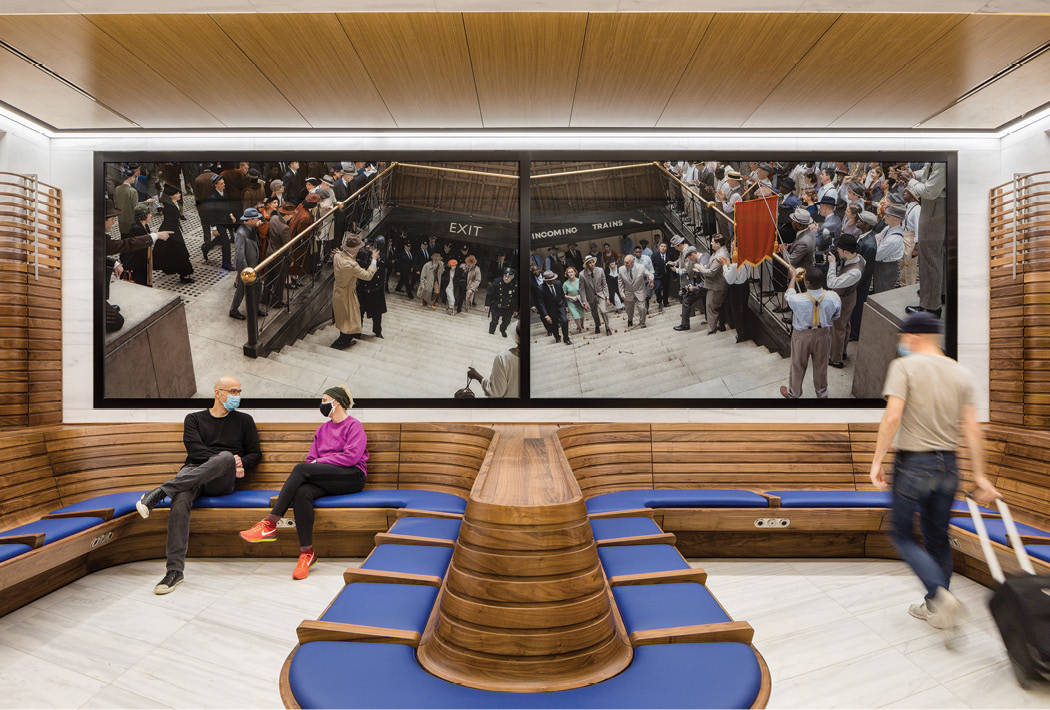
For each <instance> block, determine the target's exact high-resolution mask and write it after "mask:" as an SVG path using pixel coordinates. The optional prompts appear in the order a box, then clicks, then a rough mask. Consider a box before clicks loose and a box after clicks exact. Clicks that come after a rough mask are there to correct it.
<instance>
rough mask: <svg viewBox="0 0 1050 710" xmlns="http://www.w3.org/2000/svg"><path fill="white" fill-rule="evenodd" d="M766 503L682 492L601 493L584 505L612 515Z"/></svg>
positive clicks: (741, 494) (736, 494)
mask: <svg viewBox="0 0 1050 710" xmlns="http://www.w3.org/2000/svg"><path fill="white" fill-rule="evenodd" d="M768 507H769V501H768V500H767V499H766V498H763V497H762V496H760V495H759V494H757V493H752V492H751V491H735V490H724V489H718V488H685V489H681V490H678V489H669V488H658V489H656V490H651V489H643V490H637V491H616V492H614V493H603V494H602V495H600V496H595V497H593V498H591V499H590V500H588V501H587V512H588V513H591V514H592V515H593V514H595V513H611V512H615V511H620V510H639V509H641V508H768Z"/></svg>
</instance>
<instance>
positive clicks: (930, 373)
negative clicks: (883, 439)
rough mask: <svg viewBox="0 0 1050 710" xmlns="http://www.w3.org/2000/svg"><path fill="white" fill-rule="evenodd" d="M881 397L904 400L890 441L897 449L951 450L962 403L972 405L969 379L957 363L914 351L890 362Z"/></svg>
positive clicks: (946, 358)
mask: <svg viewBox="0 0 1050 710" xmlns="http://www.w3.org/2000/svg"><path fill="white" fill-rule="evenodd" d="M882 396H883V397H890V396H894V397H900V398H901V399H903V400H904V414H903V415H902V416H901V425H900V429H898V430H897V437H896V439H895V440H894V442H893V445H894V447H895V448H896V449H897V450H899V451H952V450H954V449H955V448H956V446H957V445H958V442H959V423H960V421H961V420H962V408H963V405H966V404H973V378H972V377H971V376H970V373H969V372H968V371H967V370H966V369H965V368H964V367H963V366H962V365H960V364H959V363H958V362H956V361H955V360H952V359H951V358H949V357H941V356H939V355H926V354H914V355H908V356H907V357H899V358H897V359H896V360H894V361H893V362H891V363H890V369H889V371H888V372H887V373H886V382H885V383H884V384H883V385H882Z"/></svg>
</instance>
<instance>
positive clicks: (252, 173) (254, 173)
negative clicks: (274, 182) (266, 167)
mask: <svg viewBox="0 0 1050 710" xmlns="http://www.w3.org/2000/svg"><path fill="white" fill-rule="evenodd" d="M246 177H247V178H248V179H249V180H252V181H253V182H259V171H258V170H256V169H255V168H249V170H248V175H247V176H246Z"/></svg>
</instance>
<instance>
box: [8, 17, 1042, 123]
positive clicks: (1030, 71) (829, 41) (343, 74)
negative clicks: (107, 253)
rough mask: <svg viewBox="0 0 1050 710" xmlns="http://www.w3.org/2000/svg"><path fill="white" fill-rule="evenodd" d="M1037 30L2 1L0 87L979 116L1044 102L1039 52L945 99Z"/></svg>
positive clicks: (103, 96) (450, 113)
mask: <svg viewBox="0 0 1050 710" xmlns="http://www.w3.org/2000/svg"><path fill="white" fill-rule="evenodd" d="M1048 39H1050V14H1047V13H1042V14H1032V15H1025V16H1018V15H977V14H960V13H956V14H890V13H885V14H861V13H846V14H836V13H834V12H828V13H699V12H697V13H652V12H642V13H507V12H493V13H460V12H415V13H304V14H287V13H278V14H262V13H241V14H210V15H209V14H148V15H120V14H94V15H0V42H3V43H6V44H7V45H9V46H10V47H12V48H14V50H15V51H17V52H19V53H21V54H23V55H25V56H26V57H28V58H29V60H30V61H26V60H24V59H23V58H20V57H18V55H16V54H15V53H14V52H11V51H8V50H6V49H5V48H3V47H2V46H0V101H4V102H6V103H8V104H10V105H12V106H13V107H14V108H16V109H18V110H21V111H23V112H25V113H27V114H29V115H31V116H34V117H36V118H38V119H39V120H41V121H43V122H45V123H47V124H50V125H52V126H54V127H56V128H58V129H85V128H86V129H98V128H118V129H120V128H135V127H142V128H151V129H162V128H173V129H180V128H222V127H229V128H275V129H288V128H292V129H308V128H483V127H484V128H508V127H523V128H524V127H544V128H566V127H583V128H586V127H640V128H650V127H661V128H741V127H743V128H759V129H761V128H783V129H790V128H828V127H830V128H835V129H849V128H864V127H878V128H913V127H916V126H919V125H920V124H921V125H922V127H924V128H932V127H949V126H950V127H953V128H964V129H982V128H996V127H998V126H1001V125H1002V124H1004V123H1006V122H1009V121H1010V120H1012V119H1013V118H1015V117H1017V116H1019V115H1022V114H1024V113H1026V112H1029V111H1031V110H1033V109H1035V108H1037V107H1039V106H1041V105H1042V104H1044V103H1047V102H1048V101H1050V83H1048V82H1047V80H1046V73H1045V66H1046V64H1047V62H1048V61H1050V59H1045V58H1046V57H1048V56H1050V53H1047V54H1043V55H1040V56H1039V57H1037V58H1036V59H1033V60H1032V61H1030V62H1028V63H1026V64H1024V65H1022V66H1020V67H1019V68H1016V69H1014V70H1013V71H1011V72H1010V73H1007V74H1005V75H1004V76H1002V77H1001V78H998V79H997V80H996V81H993V82H991V83H988V84H987V85H986V86H984V87H982V88H981V89H980V90H979V91H977V92H975V93H972V95H970V96H968V97H966V99H965V100H964V101H962V102H960V103H958V104H957V103H956V102H957V101H958V100H959V99H960V97H963V96H964V95H966V94H968V93H969V92H971V91H973V90H974V89H975V88H976V87H979V86H981V85H982V84H984V83H985V82H988V81H989V79H992V78H993V77H996V76H997V75H998V74H999V73H1000V72H1002V71H1003V70H1004V69H1006V68H1007V67H1010V66H1011V65H1012V64H1013V63H1014V62H1017V61H1018V60H1019V59H1021V58H1023V57H1025V56H1026V55H1028V54H1030V53H1031V52H1033V51H1034V50H1036V49H1038V48H1040V47H1041V46H1042V45H1043V44H1044V43H1045V42H1047V40H1048ZM31 62H35V63H38V64H40V65H42V67H43V68H38V67H36V66H34V64H33V63H31ZM56 77H59V78H61V80H60V79H59V78H56ZM62 80H65V82H68V83H69V84H72V85H74V86H75V87H79V88H80V89H81V90H82V91H83V92H84V93H86V94H88V95H90V96H91V97H94V99H95V101H91V100H90V98H88V97H86V96H84V95H83V94H82V93H80V92H78V91H77V90H76V89H75V88H73V86H69V85H67V84H66V83H64V82H63V81H62Z"/></svg>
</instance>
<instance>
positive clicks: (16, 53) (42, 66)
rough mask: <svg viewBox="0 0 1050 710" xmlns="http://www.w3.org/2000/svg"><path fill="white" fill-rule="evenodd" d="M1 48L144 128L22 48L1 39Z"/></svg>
mask: <svg viewBox="0 0 1050 710" xmlns="http://www.w3.org/2000/svg"><path fill="white" fill-rule="evenodd" d="M0 49H6V50H7V51H8V52H10V53H11V54H13V55H14V56H15V57H16V58H17V59H19V60H20V61H23V62H25V63H26V64H29V65H30V66H32V67H33V68H34V69H36V70H37V71H39V72H41V73H42V74H45V75H47V76H50V77H51V78H53V79H54V80H55V81H58V82H60V83H61V84H63V85H64V86H66V87H68V88H69V89H70V90H71V91H75V92H77V93H78V94H80V95H81V96H83V97H84V98H86V99H88V100H89V101H94V102H95V103H96V104H98V105H99V106H101V107H102V108H104V109H106V110H107V111H109V112H110V113H112V114H114V115H116V116H119V117H120V118H122V119H124V120H125V121H127V122H128V123H130V124H131V125H132V126H135V127H136V128H142V126H141V125H139V124H138V123H136V122H135V121H132V120H131V119H130V118H128V117H127V116H125V115H124V114H122V113H121V112H120V111H118V110H116V109H115V108H113V107H112V106H110V105H108V104H106V103H105V102H104V101H100V100H99V98H98V97H97V96H95V95H94V94H92V93H91V92H89V91H87V90H86V89H83V88H81V87H80V86H78V85H77V84H75V83H74V82H72V81H70V80H69V79H67V78H66V77H64V76H62V75H61V74H59V73H58V72H57V71H55V70H54V69H51V68H50V67H48V66H47V65H46V64H44V63H43V62H38V61H37V60H35V59H33V58H32V57H31V56H29V55H28V54H26V53H25V52H23V51H22V50H20V49H19V48H18V47H14V46H12V45H10V44H8V43H7V42H4V41H2V40H0Z"/></svg>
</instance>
